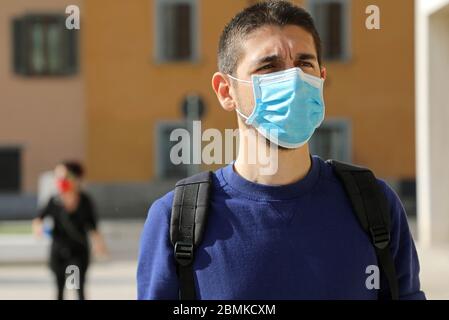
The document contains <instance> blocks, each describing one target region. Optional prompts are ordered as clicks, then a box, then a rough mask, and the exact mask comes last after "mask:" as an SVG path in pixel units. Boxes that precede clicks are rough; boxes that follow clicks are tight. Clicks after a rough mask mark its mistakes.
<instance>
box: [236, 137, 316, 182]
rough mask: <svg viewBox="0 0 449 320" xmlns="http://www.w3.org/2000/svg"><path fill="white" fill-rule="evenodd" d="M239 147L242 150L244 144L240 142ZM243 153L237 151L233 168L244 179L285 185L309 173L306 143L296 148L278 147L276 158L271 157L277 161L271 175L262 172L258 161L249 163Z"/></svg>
mask: <svg viewBox="0 0 449 320" xmlns="http://www.w3.org/2000/svg"><path fill="white" fill-rule="evenodd" d="M239 147H240V150H242V148H245V145H244V144H242V145H240V146H239ZM240 150H239V151H240ZM245 150H247V149H245ZM244 154H245V153H242V152H239V156H238V157H237V159H236V161H235V163H234V170H235V171H236V172H237V173H238V174H239V175H240V176H242V177H243V178H245V179H246V180H249V181H252V182H256V183H260V184H265V185H286V184H291V183H294V182H297V181H299V180H301V179H303V178H304V177H305V176H306V175H307V174H308V173H309V171H310V169H311V166H312V162H311V157H310V152H309V146H308V144H305V145H304V146H302V147H300V148H298V149H291V150H283V149H279V150H278V154H277V159H273V161H277V170H276V171H275V172H274V174H271V175H264V174H262V173H261V172H263V170H261V169H262V167H263V165H262V164H261V163H260V162H256V163H255V164H250V163H249V161H247V160H246V159H245V158H246V157H245V156H244Z"/></svg>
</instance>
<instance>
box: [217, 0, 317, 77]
mask: <svg viewBox="0 0 449 320" xmlns="http://www.w3.org/2000/svg"><path fill="white" fill-rule="evenodd" d="M265 25H273V26H280V27H283V26H286V25H295V26H299V27H302V28H304V29H305V30H306V31H307V32H309V33H310V34H311V35H312V36H313V40H314V41H315V48H316V51H317V58H318V63H319V65H321V40H320V36H319V34H318V31H317V30H316V28H315V24H314V22H313V19H312V16H311V15H310V14H309V13H308V12H307V11H306V10H304V9H303V8H301V7H299V6H296V5H294V4H292V3H290V2H288V1H281V0H268V1H263V2H259V3H256V4H254V5H252V6H250V7H248V8H246V9H244V10H243V11H241V12H239V13H238V14H237V15H236V16H235V17H234V18H232V20H231V21H230V22H229V23H228V24H227V25H226V27H225V28H224V30H223V33H222V34H221V37H220V43H219V47H218V69H219V70H220V71H221V72H223V73H227V74H233V73H234V72H235V71H236V68H237V65H238V62H239V59H240V56H241V45H240V44H239V43H240V42H241V41H242V40H243V39H244V37H245V36H247V35H248V34H250V33H251V32H252V31H254V30H256V29H258V28H260V27H262V26H265Z"/></svg>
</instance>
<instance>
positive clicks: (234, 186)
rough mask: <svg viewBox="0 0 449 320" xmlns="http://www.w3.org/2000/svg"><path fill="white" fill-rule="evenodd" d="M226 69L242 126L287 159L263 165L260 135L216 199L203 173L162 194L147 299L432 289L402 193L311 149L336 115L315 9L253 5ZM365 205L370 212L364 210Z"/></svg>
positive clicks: (225, 97) (148, 257)
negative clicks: (326, 89)
mask: <svg viewBox="0 0 449 320" xmlns="http://www.w3.org/2000/svg"><path fill="white" fill-rule="evenodd" d="M218 67H219V72H217V73H215V74H214V75H213V78H212V87H213V90H214V91H215V93H216V95H217V98H218V100H219V102H220V104H221V106H222V107H223V109H224V110H226V111H228V112H234V111H235V112H236V113H237V121H238V126H239V130H240V134H246V133H247V132H249V131H251V130H252V131H255V132H257V136H258V137H261V138H260V139H257V141H256V144H257V145H256V147H257V148H263V147H264V146H265V145H266V144H267V142H268V143H269V144H274V145H276V146H277V147H278V153H277V155H276V156H277V161H278V169H277V171H276V172H275V173H274V174H271V175H263V174H261V166H262V164H261V163H257V162H256V163H251V162H250V161H249V159H248V153H250V152H251V150H254V149H253V148H254V147H255V146H254V143H253V142H251V141H249V140H248V139H240V140H239V146H238V148H239V153H238V157H237V159H236V161H235V162H233V163H232V164H230V165H228V166H226V167H224V168H221V169H219V170H217V171H216V172H214V173H212V174H211V175H210V189H211V190H210V193H209V194H208V196H207V197H203V195H204V194H205V193H204V192H203V191H204V188H205V187H206V186H208V185H209V184H208V181H209V180H207V179H206V180H205V179H204V177H205V176H204V175H202V176H200V177H199V178H196V181H195V179H193V180H192V179H188V180H186V181H183V182H180V183H178V184H177V187H176V189H175V191H172V192H170V193H168V194H166V195H165V196H164V197H162V198H161V199H158V200H157V201H156V202H154V203H153V205H152V206H151V208H150V210H149V213H148V217H147V221H146V223H145V226H144V230H143V233H142V238H141V247H140V253H139V263H138V270H137V281H138V298H139V299H178V298H181V299H261V300H265V299H285V300H290V299H369V300H371V299H382V298H393V299H398V298H399V299H425V295H424V293H423V292H422V291H421V289H420V281H419V262H418V257H417V253H416V249H415V245H414V242H413V239H412V237H411V234H410V231H409V227H408V224H407V219H406V214H405V212H404V208H403V206H402V204H401V202H400V200H399V198H398V196H397V195H396V194H395V193H394V191H393V190H392V189H391V188H390V187H389V186H388V185H387V184H386V183H385V182H384V181H383V180H380V179H376V178H374V177H373V178H372V180H374V182H373V183H374V184H375V186H374V187H372V185H369V184H368V185H366V184H365V185H363V183H364V182H366V181H368V180H366V179H369V178H370V177H371V176H370V175H369V174H368V173H367V171H364V170H360V172H358V173H356V174H355V175H354V176H356V177H358V178H359V177H362V178H361V180H357V181H356V182H354V184H356V186H355V188H356V191H357V192H352V193H351V191H353V190H354V186H353V185H352V186H351V185H350V182H351V181H352V180H350V178H348V176H347V174H348V173H351V172H352V171H351V172H349V171H346V172H344V173H343V174H342V175H341V177H340V176H338V177H337V174H336V172H337V171H336V170H337V169H335V170H334V165H332V163H331V162H326V161H323V160H322V159H321V158H320V157H318V156H312V155H311V154H310V152H309V147H308V144H307V142H308V141H309V139H310V138H311V137H312V135H313V133H314V131H315V129H316V128H317V127H319V125H320V124H321V123H322V121H323V120H324V115H325V103H324V98H323V83H324V81H325V79H326V69H325V68H324V67H323V66H322V61H321V43H320V38H319V35H318V33H317V31H316V29H315V26H314V23H313V20H312V18H311V16H310V15H309V14H308V13H307V12H306V11H305V10H304V9H302V8H300V7H297V6H295V5H293V4H291V3H289V2H286V1H266V2H261V3H258V4H255V5H253V6H251V7H249V8H247V9H245V10H243V11H242V12H240V13H239V14H237V15H236V16H235V17H234V18H233V19H232V20H231V21H230V22H229V24H228V25H227V26H226V27H225V29H224V31H223V33H222V35H221V38H220V43H219V52H218ZM336 167H338V168H342V167H341V166H340V165H338V166H337V165H336ZM336 167H335V168H336ZM343 168H345V167H343ZM346 168H348V167H346ZM351 168H352V167H351ZM351 170H352V169H351ZM357 170H358V169H357ZM358 178H357V179H358ZM345 179H346V180H345ZM343 180H344V181H346V182H345V183H346V184H343V183H342V181H343ZM348 181H349V182H348ZM200 183H202V184H200ZM373 183H372V184H373ZM348 185H349V187H348V190H349V193H347V192H346V191H348V190H346V189H345V188H346V186H348ZM192 186H198V187H197V188H196V189H194V188H192ZM357 188H359V189H357ZM373 188H374V189H373ZM192 190H193V191H192ZM368 191H369V192H372V194H370V195H368V196H367V192H368ZM354 193H355V195H354ZM198 194H200V195H201V196H200V197H199V196H198ZM348 194H351V197H349V196H348ZM360 195H362V196H361V197H360V198H357V196H360ZM202 197H203V198H202ZM192 199H193V201H191V200H192ZM353 199H356V200H354V202H352V200H353ZM357 199H360V201H362V200H363V201H362V202H360V201H359V202H357ZM380 199H384V200H385V201H384V202H380ZM378 200H379V201H378ZM189 202H190V203H189ZM378 203H382V205H379V206H377V205H378ZM360 204H362V205H361V206H360ZM384 204H385V205H384ZM372 208H380V209H379V210H378V211H376V210H374V211H375V212H382V213H385V212H387V213H388V219H387V218H386V216H380V213H379V215H377V216H376V214H374V215H371V214H372V210H371V209H372ZM363 209H365V210H366V211H369V212H370V213H369V215H368V214H367V215H366V216H365V217H363V216H360V217H359V216H358V215H359V214H360V212H361V211H363ZM184 211H186V212H192V215H186V213H185V212H184ZM206 212H207V224H206V223H205V222H204V223H203V217H205V216H206ZM373 217H374V219H372V218H373ZM379 217H381V219H380V220H379ZM363 218H364V219H363ZM387 220H388V221H387ZM379 227H380V228H379ZM385 228H387V229H388V230H386V229H385ZM364 229H366V230H364ZM199 230H201V233H202V236H198V234H199V233H200V232H199ZM367 230H370V232H371V234H370V233H369V232H368V233H367V232H366V231H367ZM379 230H381V232H379ZM173 246H174V247H175V248H173ZM370 266H380V268H381V271H382V277H381V280H380V281H379V282H380V286H379V285H376V284H374V286H370V285H369V283H368V282H369V280H368V279H367V278H368V276H369V275H370V274H369V273H367V270H370V269H369V268H370Z"/></svg>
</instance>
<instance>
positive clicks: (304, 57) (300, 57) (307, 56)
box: [296, 53, 317, 61]
mask: <svg viewBox="0 0 449 320" xmlns="http://www.w3.org/2000/svg"><path fill="white" fill-rule="evenodd" d="M316 59H317V58H316V56H315V55H314V54H311V53H298V54H297V55H296V60H297V61H298V60H316Z"/></svg>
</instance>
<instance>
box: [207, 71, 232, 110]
mask: <svg viewBox="0 0 449 320" xmlns="http://www.w3.org/2000/svg"><path fill="white" fill-rule="evenodd" d="M212 88H213V89H214V91H215V94H216V95H217V98H218V101H220V104H221V106H222V107H223V109H225V110H226V111H234V110H235V107H236V104H235V100H234V98H233V97H232V96H231V94H230V92H231V86H230V83H229V80H228V79H227V77H226V75H225V74H224V73H221V72H216V73H214V75H213V76H212Z"/></svg>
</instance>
